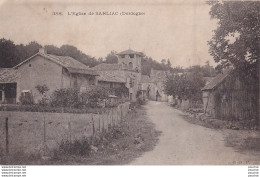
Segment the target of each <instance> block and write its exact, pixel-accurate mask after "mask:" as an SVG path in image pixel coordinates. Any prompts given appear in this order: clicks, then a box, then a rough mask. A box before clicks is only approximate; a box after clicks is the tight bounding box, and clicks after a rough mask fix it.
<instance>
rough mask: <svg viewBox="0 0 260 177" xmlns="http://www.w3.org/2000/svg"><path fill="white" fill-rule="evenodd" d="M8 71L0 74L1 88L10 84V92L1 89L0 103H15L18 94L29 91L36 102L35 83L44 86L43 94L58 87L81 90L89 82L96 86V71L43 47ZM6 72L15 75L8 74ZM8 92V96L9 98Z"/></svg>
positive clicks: (36, 91) (49, 92)
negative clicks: (0, 99) (44, 91)
mask: <svg viewBox="0 0 260 177" xmlns="http://www.w3.org/2000/svg"><path fill="white" fill-rule="evenodd" d="M1 70H3V69H1ZM8 73H9V74H6V75H5V76H2V75H1V76H2V77H1V85H2V86H1V87H2V88H8V87H11V88H12V91H8V89H2V101H1V102H2V103H17V102H19V97H20V96H21V94H22V93H30V94H31V95H32V96H33V99H34V101H35V102H38V101H39V100H40V99H41V97H42V96H41V94H40V93H39V92H38V90H37V89H36V86H38V85H46V86H47V87H48V89H49V90H48V92H47V93H46V95H47V96H50V94H51V93H53V92H54V91H55V90H57V89H61V88H74V89H78V90H79V91H84V90H85V89H86V87H88V86H89V85H97V80H96V76H97V75H98V74H97V73H96V71H94V70H93V69H91V68H89V67H87V66H86V65H84V64H83V63H81V62H79V61H77V60H75V59H73V58H71V57H68V56H56V55H51V54H48V53H47V51H46V50H45V49H44V48H41V49H39V52H38V53H36V54H35V55H33V56H31V57H30V58H28V59H26V60H24V61H23V62H21V63H20V64H18V65H17V66H15V67H14V68H12V69H10V70H9V71H8ZM10 75H15V76H13V77H10ZM7 78H9V79H7ZM12 78H13V79H12ZM4 79H7V80H6V81H5V80H4ZM3 81H5V82H3ZM10 84H12V86H10ZM14 90H15V91H14ZM9 92H12V94H11V93H9ZM13 92H14V93H16V94H14V93H13ZM9 94H11V95H12V98H9V97H10V96H9ZM3 95H4V96H3ZM14 98H15V100H14ZM10 100H12V101H10Z"/></svg>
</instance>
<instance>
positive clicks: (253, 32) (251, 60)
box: [208, 1, 260, 79]
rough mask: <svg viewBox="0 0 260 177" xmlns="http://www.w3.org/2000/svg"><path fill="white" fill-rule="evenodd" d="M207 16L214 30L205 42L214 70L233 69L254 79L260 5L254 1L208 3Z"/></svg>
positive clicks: (259, 29) (257, 53) (259, 30)
mask: <svg viewBox="0 0 260 177" xmlns="http://www.w3.org/2000/svg"><path fill="white" fill-rule="evenodd" d="M208 4H210V5H211V10H210V15H211V18H213V19H218V27H217V29H216V30H215V31H214V35H213V37H212V39H211V40H210V41H209V42H208V44H209V46H210V50H209V52H210V54H211V55H212V56H213V58H214V60H215V61H216V62H218V63H219V65H218V66H217V68H218V69H220V70H221V69H223V68H225V67H227V66H230V65H232V66H234V68H235V69H236V70H237V71H238V72H239V73H240V74H239V75H242V76H244V77H245V76H250V78H254V79H257V78H258V76H257V75H258V72H257V66H258V63H259V57H260V47H259V46H260V43H259V38H260V3H259V2H257V1H246V2H245V1H243V2H242V1H223V2H218V1H210V2H208Z"/></svg>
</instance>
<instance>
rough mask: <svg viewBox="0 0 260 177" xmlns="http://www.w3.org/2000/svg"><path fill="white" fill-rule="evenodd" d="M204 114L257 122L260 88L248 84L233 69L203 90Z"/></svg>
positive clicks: (225, 118) (217, 77) (224, 118)
mask: <svg viewBox="0 0 260 177" xmlns="http://www.w3.org/2000/svg"><path fill="white" fill-rule="evenodd" d="M202 95H203V104H204V112H205V113H207V114H209V115H211V116H213V117H214V118H217V119H223V120H231V121H233V120H257V119H258V118H259V87H258V86H257V84H247V83H246V82H245V81H243V80H242V79H241V78H240V77H239V76H238V75H237V74H235V71H234V70H233V69H231V68H229V69H227V70H225V71H224V72H223V73H221V74H219V75H217V76H216V77H215V78H214V79H213V80H212V81H211V82H209V83H208V84H207V85H206V86H205V87H204V88H203V89H202Z"/></svg>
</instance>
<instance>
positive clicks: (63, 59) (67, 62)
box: [14, 52, 97, 75]
mask: <svg viewBox="0 0 260 177" xmlns="http://www.w3.org/2000/svg"><path fill="white" fill-rule="evenodd" d="M37 55H40V56H42V57H44V58H47V59H49V60H51V61H53V62H54V63H57V64H58V65H61V66H62V67H64V68H66V69H68V70H69V72H72V73H79V74H88V75H97V73H96V72H95V71H94V70H93V69H92V68H89V67H88V66H86V65H84V64H83V63H81V62H79V61H77V60H75V59H74V58H72V57H69V56H57V55H51V54H44V53H40V52H39V53H37V54H35V55H33V56H32V57H30V58H28V59H26V60H24V61H23V62H21V63H20V64H18V65H16V66H15V67H14V68H18V67H19V66H21V65H22V64H24V63H26V62H27V61H29V60H31V59H33V58H34V57H35V56H37Z"/></svg>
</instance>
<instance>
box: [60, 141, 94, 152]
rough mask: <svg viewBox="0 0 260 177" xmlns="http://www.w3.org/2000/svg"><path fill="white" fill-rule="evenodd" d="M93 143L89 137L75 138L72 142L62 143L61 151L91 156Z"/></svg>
mask: <svg viewBox="0 0 260 177" xmlns="http://www.w3.org/2000/svg"><path fill="white" fill-rule="evenodd" d="M90 146H91V144H90V143H89V141H88V139H86V138H84V139H82V140H74V141H73V142H72V143H70V142H69V141H63V142H61V144H60V147H59V152H60V153H61V154H66V155H78V156H89V155H90V152H91V147H90Z"/></svg>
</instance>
